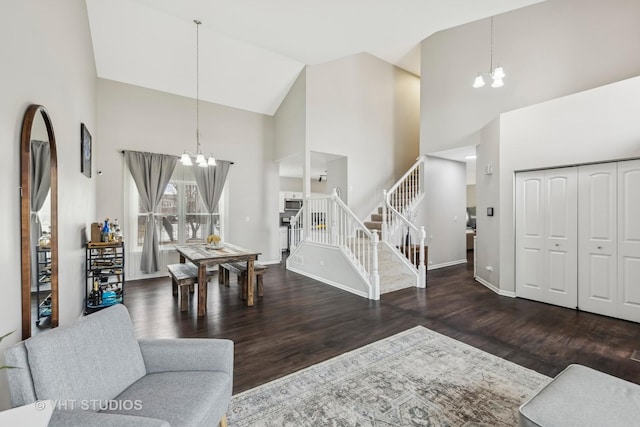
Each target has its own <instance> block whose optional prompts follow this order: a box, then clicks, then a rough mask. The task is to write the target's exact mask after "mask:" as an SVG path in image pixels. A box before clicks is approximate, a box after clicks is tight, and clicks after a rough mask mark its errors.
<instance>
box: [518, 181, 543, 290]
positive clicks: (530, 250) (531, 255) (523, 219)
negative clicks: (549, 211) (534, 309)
mask: <svg viewBox="0 0 640 427" xmlns="http://www.w3.org/2000/svg"><path fill="white" fill-rule="evenodd" d="M542 181H543V177H542V175H541V174H540V173H539V172H525V173H520V174H518V175H516V206H517V208H516V224H517V225H518V224H519V226H517V228H516V295H518V296H519V297H522V298H528V299H533V300H536V301H544V300H545V293H546V285H545V277H544V276H545V274H544V271H545V269H544V265H545V259H544V258H545V257H544V214H543V213H544V210H543V206H542V204H543V201H544V200H543V198H542V185H543V182H542Z"/></svg>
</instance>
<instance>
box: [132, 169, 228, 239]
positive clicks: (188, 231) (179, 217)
mask: <svg viewBox="0 0 640 427" xmlns="http://www.w3.org/2000/svg"><path fill="white" fill-rule="evenodd" d="M192 168H193V166H183V165H181V164H180V163H178V164H177V165H176V168H175V170H174V171H173V175H172V176H171V180H170V181H169V184H168V185H167V188H166V189H165V191H164V194H163V196H162V199H161V200H160V203H159V204H158V210H157V213H156V226H157V227H158V236H159V238H160V248H162V247H163V246H165V247H170V246H172V245H175V244H182V243H201V242H206V240H207V235H208V234H209V233H208V231H209V221H211V220H213V225H214V232H215V233H216V234H220V235H221V234H222V221H221V215H220V212H223V208H222V205H223V199H224V195H223V197H220V202H219V203H218V208H217V212H216V213H215V214H214V215H213V216H212V215H209V214H208V213H207V209H206V208H205V207H204V204H203V202H202V199H201V198H200V194H199V192H198V186H197V185H196V180H195V178H194V176H193V171H192ZM128 175H129V181H130V182H129V193H130V197H129V198H128V199H129V201H130V203H129V205H130V206H129V208H128V209H127V210H128V211H129V212H130V218H131V219H132V221H131V224H132V225H133V227H131V228H132V229H134V230H131V233H132V234H131V235H130V236H132V237H133V236H135V241H136V245H137V248H138V249H142V245H143V243H144V233H145V229H146V226H147V213H146V212H145V211H144V209H142V207H141V206H142V204H141V203H140V196H139V195H138V189H137V188H136V185H135V182H134V181H133V178H132V177H131V174H128Z"/></svg>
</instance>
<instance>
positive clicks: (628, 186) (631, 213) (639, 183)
mask: <svg viewBox="0 0 640 427" xmlns="http://www.w3.org/2000/svg"><path fill="white" fill-rule="evenodd" d="M618 194H619V196H618V274H619V275H620V277H619V280H618V282H619V287H618V290H619V292H620V295H619V298H618V317H620V318H622V319H626V320H632V321H634V322H640V161H638V160H633V161H627V162H620V163H619V164H618Z"/></svg>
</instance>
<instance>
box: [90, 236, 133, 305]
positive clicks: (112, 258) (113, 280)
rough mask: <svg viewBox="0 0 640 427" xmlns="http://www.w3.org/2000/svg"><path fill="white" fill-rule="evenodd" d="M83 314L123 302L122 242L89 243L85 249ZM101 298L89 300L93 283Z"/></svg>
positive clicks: (123, 269) (123, 270)
mask: <svg viewBox="0 0 640 427" xmlns="http://www.w3.org/2000/svg"><path fill="white" fill-rule="evenodd" d="M86 254H87V257H86V283H85V314H90V313H94V312H96V311H98V310H102V309H103V308H105V307H109V306H111V305H114V304H121V303H123V302H124V295H125V273H124V272H125V268H124V267H125V266H124V242H113V243H111V242H109V243H103V242H89V243H87V247H86ZM96 282H97V284H98V288H99V290H100V294H101V298H100V300H99V301H96V299H95V298H91V291H92V290H93V288H94V283H96Z"/></svg>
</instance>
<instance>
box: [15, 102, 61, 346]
mask: <svg viewBox="0 0 640 427" xmlns="http://www.w3.org/2000/svg"><path fill="white" fill-rule="evenodd" d="M38 114H40V115H41V116H42V119H43V120H44V124H45V126H46V128H47V135H48V137H49V148H50V152H51V156H50V157H51V158H50V160H51V190H50V191H51V195H50V198H51V327H52V328H55V327H56V326H58V162H57V150H56V137H55V135H54V133H53V125H52V124H51V119H50V118H49V113H47V110H46V108H44V107H43V106H42V105H36V104H33V105H30V106H29V108H27V111H26V113H25V114H24V120H23V122H22V136H21V142H20V198H21V200H20V228H21V240H20V242H21V243H20V249H21V255H22V261H21V269H22V339H23V340H25V339H27V338H29V337H30V336H31V324H32V323H33V321H32V317H31V262H32V258H33V257H32V251H33V248H31V182H30V179H29V168H30V165H31V129H32V126H33V121H34V120H35V118H36V117H37V115H38Z"/></svg>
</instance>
